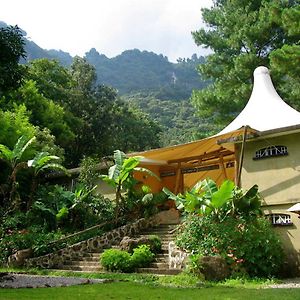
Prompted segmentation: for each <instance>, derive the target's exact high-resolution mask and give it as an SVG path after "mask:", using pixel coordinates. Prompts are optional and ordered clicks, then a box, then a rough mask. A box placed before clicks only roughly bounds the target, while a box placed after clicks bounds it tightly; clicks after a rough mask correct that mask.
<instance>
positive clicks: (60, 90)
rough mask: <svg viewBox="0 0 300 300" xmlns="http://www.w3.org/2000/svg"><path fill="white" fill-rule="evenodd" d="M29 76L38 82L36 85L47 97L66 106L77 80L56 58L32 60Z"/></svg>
mask: <svg viewBox="0 0 300 300" xmlns="http://www.w3.org/2000/svg"><path fill="white" fill-rule="evenodd" d="M27 78H28V79H31V80H33V81H34V82H35V83H36V87H37V88H38V90H39V91H40V92H41V93H42V94H43V95H44V96H45V97H46V98H48V99H51V100H53V101H54V102H55V103H58V104H60V105H62V106H64V107H65V106H66V104H67V103H68V102H69V99H70V97H72V88H74V85H75V82H74V80H73V79H72V76H71V74H70V72H69V70H68V69H66V68H64V67H63V66H61V65H60V64H59V62H58V61H56V60H49V59H45V58H43V59H35V60H32V61H30V63H29V65H28V74H27Z"/></svg>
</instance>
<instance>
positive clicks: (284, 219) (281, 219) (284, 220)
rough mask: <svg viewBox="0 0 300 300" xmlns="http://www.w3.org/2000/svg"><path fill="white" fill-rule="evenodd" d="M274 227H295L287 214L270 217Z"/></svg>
mask: <svg viewBox="0 0 300 300" xmlns="http://www.w3.org/2000/svg"><path fill="white" fill-rule="evenodd" d="M268 217H269V218H270V220H271V222H272V224H273V225H281V226H285V225H293V222H292V219H291V216H290V215H287V214H271V215H268Z"/></svg>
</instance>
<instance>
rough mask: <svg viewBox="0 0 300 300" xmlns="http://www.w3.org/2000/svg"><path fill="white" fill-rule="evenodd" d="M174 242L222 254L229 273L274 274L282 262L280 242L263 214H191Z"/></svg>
mask: <svg viewBox="0 0 300 300" xmlns="http://www.w3.org/2000/svg"><path fill="white" fill-rule="evenodd" d="M177 245H178V246H179V247H182V248H184V249H186V250H188V251H191V252H193V253H199V254H202V255H205V256H215V255H220V256H222V257H224V258H225V259H226V261H227V263H228V264H229V266H230V268H231V272H232V273H238V272H242V273H244V272H247V273H248V274H249V275H250V276H260V277H265V276H267V277H268V276H273V275H276V274H277V273H278V271H279V269H280V267H281V265H282V262H283V251H282V245H281V241H280V240H279V238H278V237H277V235H276V234H275V232H274V231H273V229H272V227H271V224H270V222H269V221H268V220H266V219H265V218H263V217H247V218H243V217H231V216H228V217H226V218H225V219H224V220H223V221H222V222H219V221H216V220H215V219H213V218H212V217H211V216H204V217H199V216H197V215H190V216H189V217H188V219H187V221H186V223H185V226H184V227H183V228H182V230H181V233H180V234H179V235H178V238H177Z"/></svg>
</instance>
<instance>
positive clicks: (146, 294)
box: [0, 282, 300, 300]
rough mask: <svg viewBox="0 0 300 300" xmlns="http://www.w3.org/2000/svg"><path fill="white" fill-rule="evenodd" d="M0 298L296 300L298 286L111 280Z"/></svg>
mask: <svg viewBox="0 0 300 300" xmlns="http://www.w3.org/2000/svg"><path fill="white" fill-rule="evenodd" d="M0 299H5V300H6V299H7V300H9V299H16V300H21V299H31V300H34V299H55V300H59V299H63V300H68V299H72V300H74V299H89V300H92V299H101V300H102V299H143V300H148V299H171V300H176V299H184V300H185V299H243V300H246V299H251V300H256V299H272V300H276V299H280V300H282V299H285V300H288V299H293V300H296V299H300V289H249V288H241V287H222V286H212V287H202V288H171V287H161V286H155V285H149V284H141V283H134V282H113V283H104V284H94V285H81V286H71V287H61V288H36V289H1V290H0Z"/></svg>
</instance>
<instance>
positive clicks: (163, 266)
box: [150, 262, 169, 269]
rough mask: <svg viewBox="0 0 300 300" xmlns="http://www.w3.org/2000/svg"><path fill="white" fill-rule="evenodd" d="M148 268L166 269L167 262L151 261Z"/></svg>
mask: <svg viewBox="0 0 300 300" xmlns="http://www.w3.org/2000/svg"><path fill="white" fill-rule="evenodd" d="M150 268H157V269H168V268H169V264H168V263H167V262H153V263H151V264H150Z"/></svg>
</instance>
